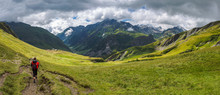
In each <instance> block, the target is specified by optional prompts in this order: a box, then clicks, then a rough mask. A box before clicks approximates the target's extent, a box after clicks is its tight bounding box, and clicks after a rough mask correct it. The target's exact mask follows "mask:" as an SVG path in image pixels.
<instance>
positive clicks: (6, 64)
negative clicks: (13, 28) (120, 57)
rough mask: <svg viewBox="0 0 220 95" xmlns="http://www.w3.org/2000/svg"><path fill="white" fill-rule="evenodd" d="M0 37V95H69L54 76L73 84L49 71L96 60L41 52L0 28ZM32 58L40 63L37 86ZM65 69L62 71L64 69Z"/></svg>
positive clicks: (81, 88) (50, 51)
mask: <svg viewBox="0 0 220 95" xmlns="http://www.w3.org/2000/svg"><path fill="white" fill-rule="evenodd" d="M0 35H1V37H0V94H3V95H18V94H24V95H30V94H34V93H35V94H36V93H38V94H39V93H40V94H42V93H43V94H52V93H53V94H61V93H66V94H70V92H69V91H70V89H69V88H68V87H72V86H71V85H68V87H66V86H64V83H62V82H61V81H60V79H56V78H54V77H59V76H60V77H62V79H63V80H68V81H70V82H71V83H72V82H73V83H75V82H74V81H73V80H72V79H71V78H70V79H69V78H68V77H67V78H66V76H62V75H58V74H53V71H52V69H56V68H60V67H64V68H65V67H70V68H71V67H73V66H77V65H81V66H83V65H91V64H92V63H93V62H92V61H93V60H96V58H90V57H86V56H81V55H77V54H73V53H70V52H66V51H60V50H42V49H39V48H36V47H34V46H31V45H29V44H27V43H25V42H23V41H21V40H19V39H17V38H15V37H14V36H12V35H10V34H8V33H6V32H5V31H3V30H2V29H0ZM33 57H37V59H38V61H39V62H40V69H39V73H38V74H39V75H38V78H39V79H38V81H37V84H34V83H33V80H32V71H31V69H30V63H29V62H30V58H33ZM49 68H50V69H49ZM64 68H62V69H63V70H65V69H64ZM76 85H80V84H76ZM72 88H73V87H72ZM74 89H79V90H77V91H75V93H81V91H82V92H83V91H86V90H87V89H89V88H83V87H81V86H77V87H74ZM85 93H87V92H85Z"/></svg>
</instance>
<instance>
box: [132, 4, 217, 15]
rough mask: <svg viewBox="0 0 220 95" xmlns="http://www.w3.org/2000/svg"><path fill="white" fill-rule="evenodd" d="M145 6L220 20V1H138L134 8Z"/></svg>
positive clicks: (170, 12) (171, 12)
mask: <svg viewBox="0 0 220 95" xmlns="http://www.w3.org/2000/svg"><path fill="white" fill-rule="evenodd" d="M143 4H145V5H146V6H147V8H150V9H154V10H163V11H166V12H168V13H169V14H186V15H189V16H195V17H205V18H214V19H219V18H220V15H219V12H220V0H138V1H137V2H134V3H133V4H131V6H133V7H134V8H138V7H139V6H141V5H143Z"/></svg>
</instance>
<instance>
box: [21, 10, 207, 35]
mask: <svg viewBox="0 0 220 95" xmlns="http://www.w3.org/2000/svg"><path fill="white" fill-rule="evenodd" d="M73 17H77V18H75V19H73ZM106 18H110V19H116V20H119V21H121V20H123V19H131V21H129V22H130V23H131V24H134V25H136V24H144V25H147V24H151V25H153V26H155V27H159V26H161V27H162V28H164V29H167V28H170V27H173V26H177V25H179V26H181V27H184V28H185V29H191V28H193V27H196V26H198V24H199V23H201V22H207V23H208V22H209V21H210V19H204V18H196V17H190V16H187V15H183V14H176V15H170V14H168V13H167V12H165V11H154V10H152V9H138V10H136V11H133V12H130V11H129V10H128V9H126V8H117V7H105V8H101V7H98V8H95V9H88V10H84V11H79V12H73V11H71V12H60V11H52V10H48V11H45V12H39V13H36V14H31V15H28V16H25V17H19V18H18V20H19V21H22V22H25V23H28V24H31V25H35V26H40V27H43V28H46V29H48V30H49V31H51V32H52V33H53V34H58V33H61V32H63V30H64V29H66V28H68V27H70V26H73V27H74V26H79V25H84V26H86V25H88V24H93V23H96V22H99V21H102V20H104V19H106ZM86 20H89V22H88V21H86Z"/></svg>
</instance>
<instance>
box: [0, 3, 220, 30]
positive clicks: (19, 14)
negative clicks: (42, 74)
mask: <svg viewBox="0 0 220 95" xmlns="http://www.w3.org/2000/svg"><path fill="white" fill-rule="evenodd" d="M0 1H1V3H0V10H1V12H0V21H19V22H24V23H28V24H31V25H33V26H40V27H43V28H45V29H48V30H49V31H50V32H52V33H54V34H56V33H59V32H62V31H63V30H64V29H65V28H67V27H69V26H78V25H88V24H93V23H96V22H99V21H102V20H104V19H106V18H109V19H116V20H118V21H127V22H130V23H131V24H133V25H136V24H144V25H147V24H151V25H153V26H162V27H163V28H169V27H173V26H182V27H184V28H185V29H191V28H193V27H198V26H202V25H205V24H207V23H209V22H211V21H216V20H219V19H220V0H0Z"/></svg>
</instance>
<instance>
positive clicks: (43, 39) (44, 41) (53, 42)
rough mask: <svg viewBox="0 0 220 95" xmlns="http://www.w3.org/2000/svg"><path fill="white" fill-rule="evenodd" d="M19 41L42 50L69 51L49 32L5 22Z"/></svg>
mask: <svg viewBox="0 0 220 95" xmlns="http://www.w3.org/2000/svg"><path fill="white" fill-rule="evenodd" d="M6 24H8V25H9V26H10V28H11V29H12V30H13V31H14V32H15V34H16V35H17V36H18V38H19V39H21V40H22V41H25V42H27V43H29V44H31V45H33V46H36V47H39V48H42V49H60V50H65V51H71V50H70V49H69V48H68V47H67V46H66V45H65V44H64V43H63V42H62V40H60V39H59V38H58V37H56V36H55V35H53V34H51V33H50V32H49V31H47V30H45V29H43V28H40V27H33V26H30V25H28V24H25V23H21V22H7V23H6Z"/></svg>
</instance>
